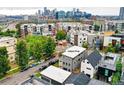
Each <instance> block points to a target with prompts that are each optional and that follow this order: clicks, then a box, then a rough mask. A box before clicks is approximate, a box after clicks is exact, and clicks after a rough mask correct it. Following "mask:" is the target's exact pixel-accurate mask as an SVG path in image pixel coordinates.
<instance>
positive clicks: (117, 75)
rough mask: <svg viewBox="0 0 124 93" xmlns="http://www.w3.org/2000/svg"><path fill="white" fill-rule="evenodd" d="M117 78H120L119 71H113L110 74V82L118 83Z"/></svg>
mask: <svg viewBox="0 0 124 93" xmlns="http://www.w3.org/2000/svg"><path fill="white" fill-rule="evenodd" d="M119 80H120V73H119V72H115V73H114V74H113V75H112V84H113V85H116V84H118V82H119Z"/></svg>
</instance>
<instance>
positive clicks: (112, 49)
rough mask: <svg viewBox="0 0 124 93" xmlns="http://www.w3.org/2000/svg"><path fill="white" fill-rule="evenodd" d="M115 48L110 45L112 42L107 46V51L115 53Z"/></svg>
mask: <svg viewBox="0 0 124 93" xmlns="http://www.w3.org/2000/svg"><path fill="white" fill-rule="evenodd" d="M115 51H116V48H115V47H113V46H112V44H111V43H110V44H109V45H108V47H107V52H112V53H115Z"/></svg>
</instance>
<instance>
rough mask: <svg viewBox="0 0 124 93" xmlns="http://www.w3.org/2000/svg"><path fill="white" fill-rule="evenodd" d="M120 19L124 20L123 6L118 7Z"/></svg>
mask: <svg viewBox="0 0 124 93" xmlns="http://www.w3.org/2000/svg"><path fill="white" fill-rule="evenodd" d="M119 17H120V20H124V7H121V8H120V14H119Z"/></svg>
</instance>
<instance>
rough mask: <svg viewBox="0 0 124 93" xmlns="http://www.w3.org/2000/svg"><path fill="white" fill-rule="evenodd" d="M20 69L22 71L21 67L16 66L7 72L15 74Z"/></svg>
mask: <svg viewBox="0 0 124 93" xmlns="http://www.w3.org/2000/svg"><path fill="white" fill-rule="evenodd" d="M19 71H20V69H19V67H16V68H14V69H11V70H9V71H8V72H7V75H12V74H15V73H17V72H19Z"/></svg>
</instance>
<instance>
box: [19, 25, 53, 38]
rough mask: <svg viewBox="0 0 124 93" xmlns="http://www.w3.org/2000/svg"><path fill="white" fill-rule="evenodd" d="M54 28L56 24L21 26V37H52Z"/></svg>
mask: <svg viewBox="0 0 124 93" xmlns="http://www.w3.org/2000/svg"><path fill="white" fill-rule="evenodd" d="M54 28H55V26H54V24H23V25H21V36H26V35H45V36H46V35H52V34H53V33H52V31H53V30H54Z"/></svg>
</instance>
